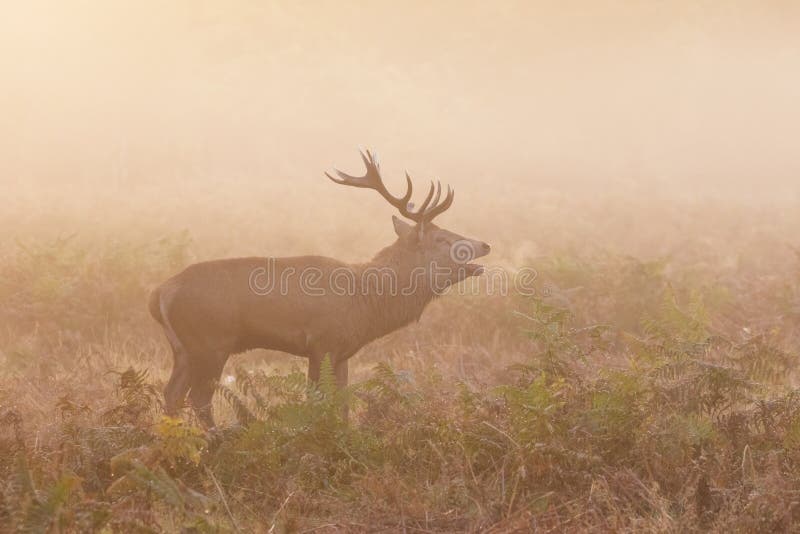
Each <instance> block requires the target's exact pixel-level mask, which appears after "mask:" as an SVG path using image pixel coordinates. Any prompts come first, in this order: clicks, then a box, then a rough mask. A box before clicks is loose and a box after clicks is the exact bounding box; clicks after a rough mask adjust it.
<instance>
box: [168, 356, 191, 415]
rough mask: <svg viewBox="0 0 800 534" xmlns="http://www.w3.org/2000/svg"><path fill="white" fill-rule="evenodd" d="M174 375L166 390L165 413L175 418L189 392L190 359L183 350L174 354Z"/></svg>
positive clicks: (170, 378) (171, 376)
mask: <svg viewBox="0 0 800 534" xmlns="http://www.w3.org/2000/svg"><path fill="white" fill-rule="evenodd" d="M173 360H174V361H173V364H172V374H171V375H170V377H169V382H167V386H166V387H165V388H164V411H165V412H166V414H167V415H169V416H170V417H175V415H177V413H178V410H179V409H180V407H181V405H182V404H183V400H184V399H185V398H186V392H187V391H189V378H190V376H189V361H188V360H189V357H188V355H187V354H186V353H185V352H183V351H182V350H176V351H174V352H173Z"/></svg>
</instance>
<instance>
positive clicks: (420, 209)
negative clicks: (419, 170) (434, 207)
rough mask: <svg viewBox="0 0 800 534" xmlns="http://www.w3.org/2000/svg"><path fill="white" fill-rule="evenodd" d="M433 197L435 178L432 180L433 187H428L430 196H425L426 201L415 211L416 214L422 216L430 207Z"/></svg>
mask: <svg viewBox="0 0 800 534" xmlns="http://www.w3.org/2000/svg"><path fill="white" fill-rule="evenodd" d="M431 198H433V180H431V187H430V189H428V196H426V197H425V201H424V202H423V203H422V206H420V207H419V209H418V210H416V211H415V212H414V215H416V216H418V217H420V218H421V217H422V215H424V214H425V210H426V209H427V208H428V205H429V204H430V203H431ZM415 220H416V219H415Z"/></svg>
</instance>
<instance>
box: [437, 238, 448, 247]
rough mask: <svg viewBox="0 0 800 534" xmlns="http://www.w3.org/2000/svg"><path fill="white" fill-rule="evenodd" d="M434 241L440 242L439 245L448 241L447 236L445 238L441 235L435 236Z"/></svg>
mask: <svg viewBox="0 0 800 534" xmlns="http://www.w3.org/2000/svg"><path fill="white" fill-rule="evenodd" d="M436 242H437V243H438V244H440V245H441V244H443V243H449V241H448V240H447V238H446V237H442V236H439V237H437V238H436Z"/></svg>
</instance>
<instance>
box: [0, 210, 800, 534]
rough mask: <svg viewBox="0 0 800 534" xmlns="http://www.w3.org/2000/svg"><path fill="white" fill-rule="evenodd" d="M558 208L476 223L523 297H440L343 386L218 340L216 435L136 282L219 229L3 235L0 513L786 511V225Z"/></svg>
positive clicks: (695, 524)
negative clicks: (178, 410)
mask: <svg viewBox="0 0 800 534" xmlns="http://www.w3.org/2000/svg"><path fill="white" fill-rule="evenodd" d="M578 208H580V210H577V209H576V211H575V212H570V215H569V217H573V216H575V213H577V212H578V211H580V212H581V213H583V215H581V217H583V218H581V219H578V220H575V221H574V222H572V223H570V222H569V220H568V219H569V217H567V216H563V217H565V220H566V224H565V225H559V224H558V219H557V218H558V217H560V215H558V211H557V210H555V211H554V210H549V211H548V210H546V209H544V210H542V214H541V215H535V214H529V213H525V214H521V213H520V215H519V217H520V220H524V221H526V223H529V224H530V226H529V228H531V230H530V233H529V232H528V230H527V228H528V227H525V228H520V227H519V226H517V227H515V229H514V231H513V233H509V234H508V235H507V236H506V237H505V241H503V240H500V242H499V243H496V242H495V241H493V244H495V249H496V250H501V251H502V250H506V251H507V252H506V255H505V256H504V257H503V258H501V259H502V260H503V261H504V263H505V264H506V265H507V268H508V269H511V270H513V269H515V268H519V267H523V266H525V267H534V268H535V269H536V270H537V272H538V274H539V277H538V279H537V292H536V294H535V295H533V296H526V295H521V294H516V293H514V292H513V291H512V292H511V293H510V294H508V295H491V294H487V292H486V291H483V292H480V293H479V294H476V295H470V296H463V295H458V294H455V293H454V294H450V295H448V296H446V297H444V298H442V299H440V300H438V301H436V302H435V303H433V304H432V305H431V306H430V307H429V308H428V310H427V311H426V312H425V314H424V315H423V318H422V321H421V322H420V323H419V324H416V325H412V326H411V327H409V328H407V329H404V330H402V331H399V332H397V333H395V334H392V335H390V336H388V337H387V338H384V339H382V340H378V341H377V342H375V343H373V344H371V345H369V346H368V347H366V348H365V349H364V350H363V351H362V353H360V354H359V355H357V356H356V357H355V358H354V360H352V365H353V367H354V368H353V371H351V376H353V377H354V379H353V384H352V386H350V387H349V388H347V389H346V390H344V391H337V390H336V388H335V387H333V378H332V376H331V372H330V368H329V367H326V368H325V369H324V370H323V379H322V380H321V382H320V384H319V386H318V387H313V388H312V387H309V386H308V385H307V384H306V381H305V377H304V374H303V372H304V368H303V367H302V366H303V364H304V362H303V361H301V360H299V359H293V358H290V357H281V356H279V355H276V354H273V353H267V352H265V351H255V352H253V353H249V354H244V355H238V356H235V357H233V358H232V359H231V361H230V362H229V364H228V367H226V372H225V374H224V376H223V381H222V383H221V384H220V386H219V390H218V394H217V395H216V397H215V409H216V411H217V413H219V414H220V416H219V418H220V419H221V421H222V422H223V424H222V428H221V429H220V430H218V431H216V432H214V433H211V434H206V433H204V432H202V431H201V430H200V429H199V428H198V427H197V426H196V421H195V420H194V417H193V415H192V414H191V413H190V411H189V410H186V411H185V412H184V413H183V416H182V417H181V418H178V419H171V418H168V417H165V416H164V415H163V413H162V405H161V403H162V398H161V394H160V392H161V390H162V388H163V385H164V383H165V380H166V377H167V376H168V373H169V365H170V355H169V353H168V350H167V345H166V342H165V341H164V340H163V339H162V334H161V333H160V331H159V329H158V328H157V325H155V324H154V323H153V321H152V320H151V319H150V318H149V316H148V315H147V310H146V295H147V292H148V290H149V289H150V288H151V287H153V286H154V285H155V284H157V283H158V282H159V281H161V280H162V279H164V278H165V277H166V276H168V275H170V274H172V273H174V272H175V271H176V270H179V269H180V268H181V267H182V266H184V265H186V264H188V263H190V262H191V261H193V260H194V259H196V258H197V257H204V256H205V255H208V256H211V255H214V254H213V253H203V252H198V251H202V250H204V247H205V250H208V249H209V248H213V247H214V243H215V242H214V241H213V239H210V238H208V237H207V236H208V234H203V232H202V231H201V232H200V235H201V236H204V237H201V238H199V239H201V241H202V243H198V238H195V240H192V239H191V238H190V235H189V234H188V233H182V232H170V233H167V234H166V235H167V236H168V237H165V238H160V239H159V238H152V237H151V236H148V235H141V236H140V235H134V233H133V232H131V233H130V234H118V235H117V237H116V238H115V239H106V238H104V237H102V236H101V235H98V234H97V233H93V232H92V231H89V230H86V231H79V232H78V235H77V236H76V237H72V238H69V237H66V238H64V237H62V238H55V239H54V238H53V237H52V235H49V236H45V234H44V233H42V232H38V233H37V232H35V231H30V232H23V231H20V232H19V235H15V236H14V237H15V239H6V240H4V241H3V242H2V250H0V301H2V302H3V306H2V309H0V324H2V325H3V328H2V331H0V361H2V365H0V422H1V423H2V424H0V525H4V526H5V527H4V528H7V529H8V530H9V531H24V532H93V531H94V532H117V531H126V532H129V531H130V532H134V531H135V532H178V531H184V532H239V531H240V532H333V531H341V530H347V531H392V532H395V531H406V532H454V531H489V532H515V531H519V532H524V531H530V530H531V529H535V530H537V531H542V532H549V531H586V532H596V531H609V530H614V531H663V532H687V531H697V532H699V531H708V530H712V531H737V532H756V531H758V532H764V531H780V530H791V529H793V528H796V525H797V523H798V519H800V510H798V502H800V469H798V465H799V462H800V393H799V392H798V390H797V389H796V388H795V386H796V384H797V382H796V378H797V367H798V362H797V353H798V348H800V339H798V334H797V331H796V324H797V320H798V317H799V316H800V307H799V306H798V303H800V300H798V293H797V292H798V289H797V288H798V282H800V280H798V276H800V263H798V259H799V258H798V256H796V255H795V253H794V251H793V249H791V248H790V247H788V246H786V243H785V242H783V241H782V240H783V236H786V235H792V228H794V226H793V223H792V222H791V221H790V220H789V221H787V220H779V221H777V222H774V223H766V222H764V221H763V218H761V216H760V215H758V214H753V213H751V212H749V211H746V210H745V209H744V208H737V209H738V210H739V211H735V210H734V211H732V212H731V214H727V215H726V214H722V210H719V212H714V213H709V212H708V211H706V212H705V213H703V212H702V210H698V211H694V212H691V210H690V208H687V212H690V213H692V216H691V218H690V220H689V221H685V220H683V221H681V222H680V223H678V222H677V219H675V218H670V217H669V216H666V215H665V216H664V217H662V218H660V219H659V218H658V217H655V218H653V223H652V224H650V225H643V226H642V228H640V229H635V230H632V231H631V232H629V233H630V234H631V235H629V236H627V237H628V238H629V239H630V243H635V245H634V244H632V245H630V247H629V248H630V249H636V250H627V249H626V246H625V242H626V241H625V239H624V238H623V231H622V229H620V228H617V229H615V230H614V231H609V233H608V234H607V236H606V237H604V236H603V234H602V232H600V234H599V235H598V234H594V232H596V231H598V230H599V229H598V228H597V227H596V226H597V225H595V227H593V226H592V221H591V220H589V219H587V217H590V216H592V215H591V213H588V214H587V212H586V211H584V210H583V207H582V206H578ZM593 209H594V211H596V212H598V213H602V212H604V210H602V209H600V208H599V207H595V208H593ZM640 209H641V208H640ZM676 211H679V210H676ZM605 212H606V213H611V212H613V210H611V209H608V210H605ZM662 215H663V213H662ZM238 216H240V217H244V218H245V219H248V216H247V215H246V214H245V215H241V214H240V215H238ZM537 217H540V218H541V219H542V220H537ZM545 219H546V220H545ZM43 220H46V219H43ZM742 221H750V222H752V223H753V224H752V225H751V226H749V227H747V229H746V230H742V228H745V225H744V224H743V222H742ZM598 224H599V225H601V226H603V229H605V230H610V228H609V227H608V225H609V224H610V223H608V222H603V223H598ZM537 225H538V226H537ZM676 225H677V226H679V227H680V229H679V230H675V226H676ZM453 227H454V229H458V228H457V225H453ZM541 227H547V228H550V229H552V230H553V232H555V233H554V234H550V235H544V236H542V235H540V234H534V232H533V230H534V229H535V228H541ZM79 230H84V229H82V228H79ZM570 232H572V233H570ZM145 233H146V232H145ZM264 233H265V235H266V234H267V233H268V232H267V231H266V230H264ZM654 233H655V234H657V235H658V236H659V238H660V240H658V241H656V240H652V239H649V238H650V237H652V234H654ZM120 235H121V237H120ZM151 235H152V234H151ZM537 235H538V237H537ZM794 235H796V234H794ZM589 237H591V239H589ZM283 238H285V239H286V240H287V242H288V241H291V236H286V235H285V236H283ZM533 241H535V242H536V243H537V244H536V247H535V249H536V250H534V251H533V252H531V250H529V249H530V247H529V246H528V245H524V246H523V245H521V244H520V243H523V242H533ZM647 243H650V244H649V245H648V244H647ZM584 245H585V246H584ZM220 246H222V245H221V244H220ZM235 246H239V245H238V242H237V244H236V245H234V247H235ZM648 246H649V248H648ZM525 247H528V249H526V248H525ZM286 248H288V246H287V247H286ZM350 252H352V251H350ZM765 252H768V253H765ZM345 405H347V406H349V408H350V418H349V420H347V421H345V420H343V419H342V417H341V413H342V410H341V409H342V407H343V406H345Z"/></svg>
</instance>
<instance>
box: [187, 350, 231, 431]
mask: <svg viewBox="0 0 800 534" xmlns="http://www.w3.org/2000/svg"><path fill="white" fill-rule="evenodd" d="M226 359H227V358H219V359H217V358H209V359H204V360H203V361H204V363H205V365H203V366H199V367H198V368H197V369H195V370H193V372H192V373H191V376H190V383H191V389H190V390H189V400H191V402H192V408H193V409H194V412H195V414H197V418H198V419H200V422H201V423H202V424H203V426H205V427H206V429H208V430H210V429H212V428H214V426H216V425H215V424H214V417H213V414H212V408H211V400H212V398H213V397H214V391H215V390H216V389H217V384H218V383H219V377H220V376H221V375H222V368H223V367H224V366H225V360H226Z"/></svg>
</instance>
